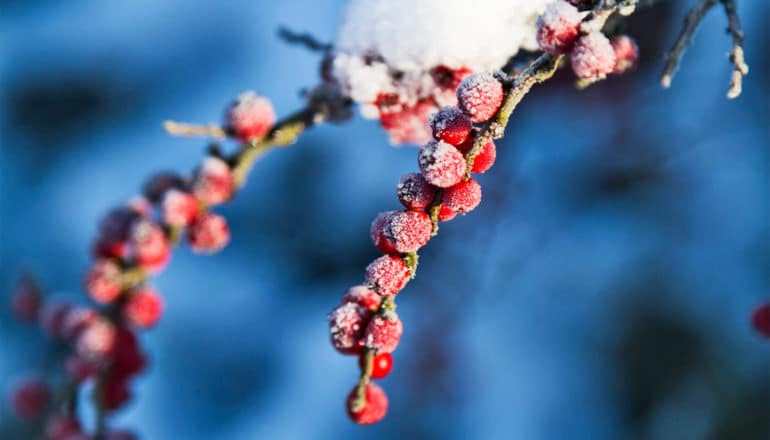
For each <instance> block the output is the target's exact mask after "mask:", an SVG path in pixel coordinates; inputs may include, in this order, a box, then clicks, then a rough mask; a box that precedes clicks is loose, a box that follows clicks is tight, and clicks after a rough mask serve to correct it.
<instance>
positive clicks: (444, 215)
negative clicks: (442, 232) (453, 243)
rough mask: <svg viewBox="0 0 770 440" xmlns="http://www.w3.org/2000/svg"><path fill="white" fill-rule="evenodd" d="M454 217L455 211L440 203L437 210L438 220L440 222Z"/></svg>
mask: <svg viewBox="0 0 770 440" xmlns="http://www.w3.org/2000/svg"><path fill="white" fill-rule="evenodd" d="M455 217H457V213H456V212H455V211H452V210H451V209H449V208H447V206H446V205H445V204H443V203H442V204H441V207H440V208H439V211H438V220H439V221H440V222H448V221H449V220H452V219H453V218H455Z"/></svg>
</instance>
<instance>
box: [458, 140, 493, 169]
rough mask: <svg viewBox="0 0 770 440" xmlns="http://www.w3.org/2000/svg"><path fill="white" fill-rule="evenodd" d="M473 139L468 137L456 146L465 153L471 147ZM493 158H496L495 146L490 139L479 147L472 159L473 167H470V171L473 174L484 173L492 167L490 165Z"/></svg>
mask: <svg viewBox="0 0 770 440" xmlns="http://www.w3.org/2000/svg"><path fill="white" fill-rule="evenodd" d="M473 141H474V139H473V138H469V139H468V140H467V141H465V142H464V143H463V144H462V145H460V146H458V147H457V148H458V149H459V150H460V151H462V152H463V153H467V152H468V151H470V149H471V148H473ZM495 159H497V147H496V146H495V142H494V141H493V140H491V139H490V140H489V142H487V143H486V144H485V145H484V146H483V147H481V150H479V154H478V155H477V156H476V158H475V159H474V160H473V168H471V172H472V173H475V174H483V173H486V172H487V171H488V170H489V169H490V168H492V165H494V164H495Z"/></svg>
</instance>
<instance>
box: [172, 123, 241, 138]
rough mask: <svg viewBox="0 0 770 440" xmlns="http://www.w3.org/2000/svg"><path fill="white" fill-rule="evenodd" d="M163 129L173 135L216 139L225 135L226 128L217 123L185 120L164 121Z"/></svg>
mask: <svg viewBox="0 0 770 440" xmlns="http://www.w3.org/2000/svg"><path fill="white" fill-rule="evenodd" d="M163 129H164V130H166V132H167V133H169V134H172V135H174V136H211V137H213V138H217V139H224V138H226V137H227V130H225V129H224V128H222V127H220V126H218V125H214V124H211V125H197V124H188V123H185V122H176V121H164V122H163Z"/></svg>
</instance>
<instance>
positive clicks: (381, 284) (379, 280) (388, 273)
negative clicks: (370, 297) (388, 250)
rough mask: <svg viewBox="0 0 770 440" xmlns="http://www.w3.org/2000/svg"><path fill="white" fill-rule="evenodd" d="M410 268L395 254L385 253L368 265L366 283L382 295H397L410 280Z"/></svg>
mask: <svg viewBox="0 0 770 440" xmlns="http://www.w3.org/2000/svg"><path fill="white" fill-rule="evenodd" d="M409 276H410V274H409V268H408V267H407V266H406V263H404V261H403V260H402V259H401V258H399V257H396V256H393V255H383V256H382V257H380V258H378V259H376V260H374V261H372V262H371V263H369V265H368V266H367V267H366V284H368V285H369V286H371V287H372V289H374V291H375V292H377V293H379V294H380V295H382V296H393V295H396V294H397V293H398V292H399V291H401V289H403V288H404V286H406V283H407V282H409Z"/></svg>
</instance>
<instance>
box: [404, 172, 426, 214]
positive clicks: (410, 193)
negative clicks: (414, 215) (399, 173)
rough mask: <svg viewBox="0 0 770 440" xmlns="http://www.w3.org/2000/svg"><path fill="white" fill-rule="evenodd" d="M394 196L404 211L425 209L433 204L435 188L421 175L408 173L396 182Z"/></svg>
mask: <svg viewBox="0 0 770 440" xmlns="http://www.w3.org/2000/svg"><path fill="white" fill-rule="evenodd" d="M396 196H397V197H398V201H399V202H401V204H402V205H404V207H405V208H406V209H415V210H419V209H425V208H427V207H428V206H430V205H431V203H433V198H434V197H436V188H435V187H434V186H433V185H431V184H430V183H428V181H427V180H425V178H424V177H422V174H419V173H409V174H407V175H405V176H403V177H402V178H401V180H400V181H399V182H398V186H397V187H396Z"/></svg>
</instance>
